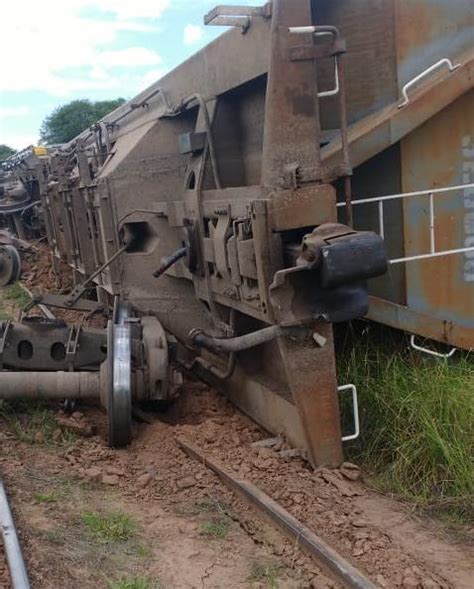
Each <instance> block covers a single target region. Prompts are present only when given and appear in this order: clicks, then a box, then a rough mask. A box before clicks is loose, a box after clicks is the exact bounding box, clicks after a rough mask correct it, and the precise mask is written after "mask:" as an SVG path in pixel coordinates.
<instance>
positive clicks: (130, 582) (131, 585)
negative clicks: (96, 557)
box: [107, 577, 161, 589]
mask: <svg viewBox="0 0 474 589" xmlns="http://www.w3.org/2000/svg"><path fill="white" fill-rule="evenodd" d="M160 587H161V585H160V584H159V583H157V582H156V581H150V579H148V578H147V577H127V578H124V579H120V580H118V581H108V582H107V589H160Z"/></svg>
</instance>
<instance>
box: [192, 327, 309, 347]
mask: <svg viewBox="0 0 474 589" xmlns="http://www.w3.org/2000/svg"><path fill="white" fill-rule="evenodd" d="M302 329H304V328H302V327H300V326H298V327H282V326H281V325H271V326H270V327H264V328H263V329H260V330H258V331H253V332H252V333H247V334H246V335H240V336H238V337H229V338H219V337H213V336H211V335H208V334H206V333H204V332H203V331H201V330H199V329H193V330H191V332H190V333H189V337H190V339H191V341H192V343H193V345H195V346H196V347H198V348H205V349H206V350H209V351H211V352H242V351H243V350H248V349H249V348H254V347H255V346H259V345H261V344H264V343H266V342H269V341H271V340H273V339H275V338H276V337H281V336H291V335H301V333H302Z"/></svg>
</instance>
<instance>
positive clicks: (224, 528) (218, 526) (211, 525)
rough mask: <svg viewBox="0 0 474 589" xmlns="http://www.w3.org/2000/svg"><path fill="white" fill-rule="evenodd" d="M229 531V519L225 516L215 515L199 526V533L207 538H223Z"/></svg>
mask: <svg viewBox="0 0 474 589" xmlns="http://www.w3.org/2000/svg"><path fill="white" fill-rule="evenodd" d="M229 531H230V521H229V519H228V518H226V517H217V518H215V519H212V520H211V521H207V522H204V523H203V524H202V526H201V533H202V535H203V536H207V537H208V538H216V539H221V540H222V539H223V538H225V537H226V536H227V534H228V533H229Z"/></svg>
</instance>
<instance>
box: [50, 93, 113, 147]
mask: <svg viewBox="0 0 474 589" xmlns="http://www.w3.org/2000/svg"><path fill="white" fill-rule="evenodd" d="M124 102H125V99H124V98H117V99H116V100H100V101H97V102H92V101H90V100H85V99H83V100H73V101H72V102H69V103H68V104H63V105H62V106H58V107H57V108H55V109H54V110H53V112H52V113H51V114H50V115H49V116H47V117H46V118H45V119H44V121H43V123H42V124H41V129H40V138H41V141H42V142H43V143H46V144H49V145H51V144H54V143H67V142H68V141H71V139H74V137H76V136H77V135H79V133H81V132H82V131H84V130H85V129H87V128H88V127H90V126H91V125H93V124H94V123H96V122H97V121H98V120H99V119H101V118H102V117H104V116H105V115H107V114H109V113H110V112H111V111H113V110H114V109H116V108H117V107H118V106H120V105H121V104H123V103H124Z"/></svg>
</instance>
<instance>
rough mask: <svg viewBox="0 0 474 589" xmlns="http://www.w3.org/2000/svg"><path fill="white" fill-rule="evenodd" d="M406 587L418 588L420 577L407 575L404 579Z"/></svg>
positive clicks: (408, 588) (403, 583) (407, 588)
mask: <svg viewBox="0 0 474 589" xmlns="http://www.w3.org/2000/svg"><path fill="white" fill-rule="evenodd" d="M402 587H403V588H404V589H417V588H418V587H419V584H418V579H417V578H416V577H415V576H414V575H405V576H404V577H403V580H402Z"/></svg>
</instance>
